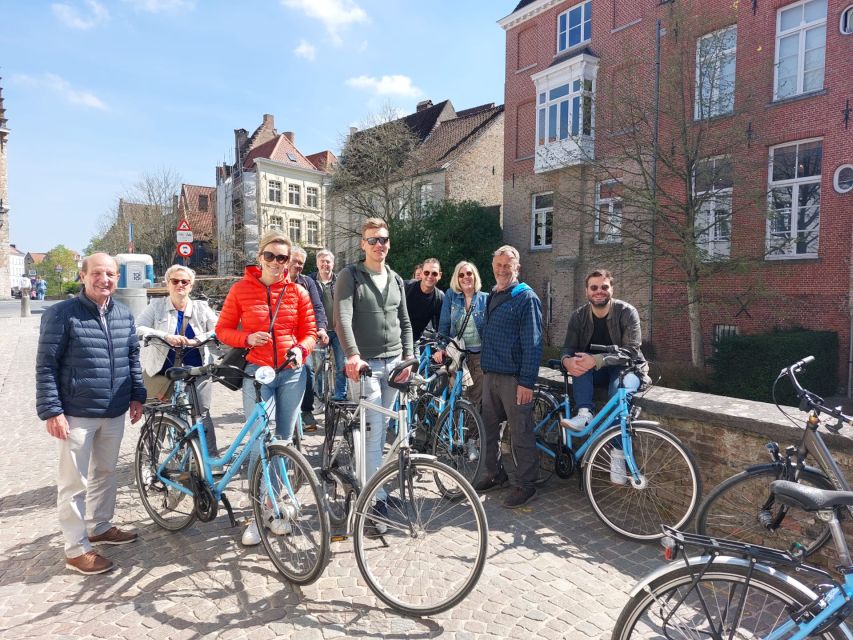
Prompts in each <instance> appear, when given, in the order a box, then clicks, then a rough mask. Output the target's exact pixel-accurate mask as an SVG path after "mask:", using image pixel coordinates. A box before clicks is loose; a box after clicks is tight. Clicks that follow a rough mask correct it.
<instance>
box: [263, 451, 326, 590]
mask: <svg viewBox="0 0 853 640" xmlns="http://www.w3.org/2000/svg"><path fill="white" fill-rule="evenodd" d="M266 447H267V468H268V469H269V473H270V483H269V484H270V485H272V489H273V491H275V503H277V504H278V507H279V516H278V517H276V515H275V511H274V510H273V509H272V500H270V499H269V485H267V482H266V481H265V480H264V471H263V465H262V464H260V463H259V464H256V465H255V470H254V473H253V474H252V485H251V487H252V489H251V496H252V506H253V510H254V514H255V522H256V523H257V524H258V531H259V532H260V534H261V542H263V545H264V548H265V549H266V552H267V555H269V557H270V560H272V563H273V564H274V565H275V567H276V569H278V570H279V572H280V573H281V574H282V575H283V576H284V577H285V578H287V579H288V580H289V581H290V582H292V583H294V584H299V585H303V584H310V583H311V582H314V581H315V580H317V578H319V577H320V575H321V574H322V573H323V569H325V567H326V564H327V563H328V561H329V520H328V514H327V513H326V507H325V502H324V500H323V496H322V494H321V492H320V484H319V482H318V481H317V476H315V475H314V470H313V469H312V468H311V465H310V464H309V463H308V461H307V460H306V459H305V456H303V455H302V454H301V453H299V451H297V450H296V449H294V448H293V447H289V446H287V445H283V444H268V445H266ZM259 462H260V461H259ZM285 475H286V476H287V478H288V481H289V483H290V486H291V491H288V489H287V484H286V483H285V482H284V481H283V478H284V477H285ZM291 492H292V495H291Z"/></svg>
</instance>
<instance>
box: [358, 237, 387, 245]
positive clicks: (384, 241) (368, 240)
mask: <svg viewBox="0 0 853 640" xmlns="http://www.w3.org/2000/svg"><path fill="white" fill-rule="evenodd" d="M390 239H391V238H389V237H388V236H376V237H375V238H365V239H364V241H365V242H366V243H367V244H369V245H370V246H371V247H372V246H374V245H375V244H376V243H377V242H378V243H379V244H381V245H382V246H383V247H384V246H385V245H386V244H388V241H389V240H390Z"/></svg>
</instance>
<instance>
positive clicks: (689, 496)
mask: <svg viewBox="0 0 853 640" xmlns="http://www.w3.org/2000/svg"><path fill="white" fill-rule="evenodd" d="M628 433H629V434H630V437H631V447H632V449H633V453H634V460H635V462H636V464H637V467H638V469H639V471H640V474H641V484H640V485H639V487H635V486H634V484H633V481H632V479H631V474H630V473H629V474H628V480H627V482H626V483H625V484H614V483H613V482H612V481H611V475H610V473H611V466H610V463H611V452H612V450H613V448H614V446H613V445H614V440H615V441H618V440H619V439H620V438H621V431H620V429H619V427H614V428H612V429H608V430H607V431H605V432H604V433H602V434H601V435H600V436H599V437H598V438H597V439H596V440H595V442H594V443H593V444H592V445H591V446H590V449H589V452H588V453H587V455H586V456H585V457H584V486H585V489H586V496H587V498H588V499H589V502H590V505H591V506H592V508H593V511H595V514H596V515H597V516H598V517H599V518H600V519H601V521H602V522H604V524H606V525H607V526H608V527H610V529H612V530H613V531H615V532H616V533H617V534H619V535H620V536H623V537H625V538H629V539H631V540H639V541H644V542H649V541H652V540H658V539H660V538H661V537H663V535H664V534H663V532H662V531H661V524H667V525H669V526H671V527H673V528H675V529H679V528H681V527H683V526H685V525H686V523H688V522H690V521H691V520H692V519H693V516H694V514H695V513H696V509H697V507H698V506H699V498H700V497H701V496H702V479H701V477H700V475H699V471H698V468H697V466H696V461H695V460H694V458H693V454H692V453H691V452H690V450H689V449H688V448H687V447H685V446H684V445H683V444H682V443H681V441H680V440H679V439H678V438H676V437H675V436H674V435H672V434H671V433H669V432H668V431H666V430H664V429H661V428H660V427H658V426H657V425H652V424H638V423H636V422H635V423H632V424H629V427H628Z"/></svg>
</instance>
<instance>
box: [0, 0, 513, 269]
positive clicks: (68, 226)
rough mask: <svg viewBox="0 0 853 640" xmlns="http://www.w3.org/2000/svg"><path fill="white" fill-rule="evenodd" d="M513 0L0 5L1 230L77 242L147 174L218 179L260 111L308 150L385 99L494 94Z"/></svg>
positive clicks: (50, 242) (129, 0) (331, 145)
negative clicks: (5, 128) (4, 121)
mask: <svg viewBox="0 0 853 640" xmlns="http://www.w3.org/2000/svg"><path fill="white" fill-rule="evenodd" d="M516 4H517V0H506V1H504V0H497V1H496V0H431V1H429V2H422V1H417V2H416V1H412V0H243V1H241V2H236V1H233V0H231V1H225V0H195V1H194V0H63V1H61V2H42V1H40V0H30V1H24V0H0V16H2V28H0V75H2V77H3V79H2V87H3V97H4V99H5V106H6V115H7V118H8V119H9V128H10V130H11V135H10V138H9V144H8V162H9V200H8V202H7V203H6V204H7V205H8V206H9V208H10V209H11V241H12V242H13V243H15V244H16V245H17V246H18V248H19V249H21V250H22V251H24V252H27V251H47V250H49V249H51V248H52V247H54V246H56V245H58V244H64V245H65V246H67V247H69V248H73V249H77V250H82V249H83V248H84V247H85V246H86V245H87V244H88V242H89V240H90V239H91V237H92V236H93V235H94V234H95V232H96V229H97V225H98V220H99V219H101V218H102V217H103V216H104V215H105V214H106V213H107V212H108V211H109V210H110V209H111V208H112V207H113V206H114V204H115V202H116V201H117V199H118V197H119V196H120V195H121V194H123V193H126V192H127V191H128V190H129V189H130V188H131V187H132V185H133V184H134V183H135V182H136V181H137V180H138V178H139V177H140V175H141V174H143V173H145V172H149V173H156V172H157V171H158V170H162V169H171V170H173V171H175V172H176V173H178V174H179V175H180V176H181V178H182V179H183V182H186V183H190V184H201V185H211V186H212V185H214V184H215V181H214V167H215V166H216V165H217V164H220V163H221V162H223V161H224V160H225V159H228V160H231V159H232V155H233V144H234V133H233V130H234V129H238V128H245V129H247V130H248V131H249V132H250V133H251V132H252V131H253V130H254V129H255V128H256V127H257V126H258V125H259V124H260V123H261V118H262V115H263V114H264V113H271V114H273V115H274V116H275V123H276V128H277V129H278V131H279V132H282V131H293V132H295V134H296V144H297V147H299V149H300V151H302V152H303V153H305V154H310V153H315V152H317V151H321V150H323V149H331V150H333V151H335V152H337V151H338V150H339V148H340V143H341V138H342V135H343V134H344V132H346V131H347V130H348V128H349V127H350V125H358V124H359V123H360V122H362V121H364V119H365V118H366V117H368V116H369V115H370V114H374V113H377V112H379V111H380V110H381V109H382V107H383V105H385V104H390V105H392V106H394V107H396V108H398V109H400V110H402V111H403V112H406V113H408V112H411V111H414V108H415V105H416V104H417V102H418V101H419V100H423V99H426V98H429V99H431V100H433V102H439V101H441V100H444V99H450V100H452V102H453V104H454V106H455V107H456V108H457V109H465V108H468V107H472V106H475V105H478V104H483V103H486V102H495V103H496V104H500V103H502V102H503V73H504V71H503V67H504V32H503V30H502V29H501V28H500V27H499V26H498V25H497V24H496V22H497V20H499V19H500V18H502V17H504V16H506V15H507V14H509V13H510V12H511V11H512V9H513V8H514V7H515V5H516Z"/></svg>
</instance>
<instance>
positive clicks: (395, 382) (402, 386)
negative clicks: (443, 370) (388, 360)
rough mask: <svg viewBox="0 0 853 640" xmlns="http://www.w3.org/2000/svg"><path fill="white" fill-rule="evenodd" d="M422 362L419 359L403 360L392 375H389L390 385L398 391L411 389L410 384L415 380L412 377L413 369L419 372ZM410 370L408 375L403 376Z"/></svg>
mask: <svg viewBox="0 0 853 640" xmlns="http://www.w3.org/2000/svg"><path fill="white" fill-rule="evenodd" d="M419 362H420V360H418V358H409V359H408V360H403V361H402V362H400V363H399V364H398V365H397V366H396V367H394V369H393V370H392V371H391V373H389V374H388V385H389V386H391V387H393V388H395V389H398V390H400V391H405V390H406V389H408V388H409V384H410V383H411V382H412V381H413V380H414V376H413V375H412V372H411V371H412V369H413V370H415V371H417V368H418V363H419ZM407 369H409V373H408V375H406V376H405V377H402V378H401V376H403V372H404V371H406V370H407Z"/></svg>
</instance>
